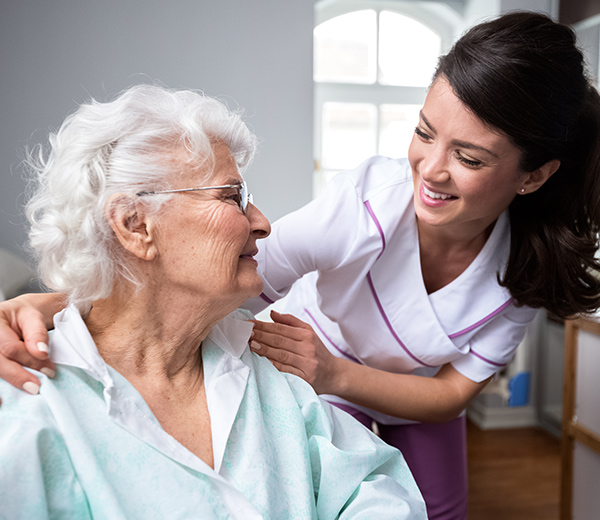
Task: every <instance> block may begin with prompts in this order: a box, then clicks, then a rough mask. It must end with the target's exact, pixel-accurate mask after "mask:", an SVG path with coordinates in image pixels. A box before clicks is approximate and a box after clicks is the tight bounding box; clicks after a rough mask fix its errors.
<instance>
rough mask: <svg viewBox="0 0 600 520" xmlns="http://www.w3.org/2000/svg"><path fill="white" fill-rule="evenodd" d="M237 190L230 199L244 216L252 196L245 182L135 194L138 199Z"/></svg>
mask: <svg viewBox="0 0 600 520" xmlns="http://www.w3.org/2000/svg"><path fill="white" fill-rule="evenodd" d="M231 188H234V189H237V194H236V196H235V197H232V199H233V200H234V202H235V203H236V204H237V205H238V207H239V208H240V209H241V210H242V213H243V214H244V215H245V214H246V208H247V207H248V204H252V194H251V193H248V186H247V185H246V181H244V182H240V183H239V184H223V185H222V186H203V187H201V188H183V189H180V190H161V191H140V192H138V193H136V195H137V196H138V197H143V196H145V195H160V194H162V193H183V192H187V191H204V190H221V189H231Z"/></svg>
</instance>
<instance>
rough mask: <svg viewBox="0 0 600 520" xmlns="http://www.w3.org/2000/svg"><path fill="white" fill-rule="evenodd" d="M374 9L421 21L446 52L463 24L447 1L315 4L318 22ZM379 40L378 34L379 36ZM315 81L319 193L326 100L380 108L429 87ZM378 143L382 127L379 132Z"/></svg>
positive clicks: (421, 95)
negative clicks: (443, 2) (435, 36)
mask: <svg viewBox="0 0 600 520" xmlns="http://www.w3.org/2000/svg"><path fill="white" fill-rule="evenodd" d="M363 10H373V11H375V12H376V13H377V16H376V23H377V25H378V27H377V32H379V13H380V12H381V11H392V12H396V13H398V14H401V15H404V16H408V17H410V18H413V19H414V20H416V21H418V22H420V23H422V24H423V25H425V26H426V27H428V28H430V29H431V30H432V31H434V32H436V33H437V34H438V35H439V36H440V38H441V52H442V53H445V52H447V51H448V50H449V49H450V47H451V46H452V44H453V42H454V41H455V39H456V37H457V35H458V34H459V33H460V32H461V31H462V29H463V27H464V20H463V19H462V17H461V16H460V15H459V14H458V13H457V12H456V11H454V10H453V9H452V8H450V7H449V6H448V5H445V4H442V3H440V2H415V1H407V0H333V1H328V0H321V1H319V2H317V3H316V4H315V25H314V27H317V26H318V25H320V24H321V23H323V22H326V21H327V20H330V19H332V18H335V17H337V16H341V15H344V14H348V13H351V12H354V11H363ZM378 40H379V38H378ZM313 85H314V114H313V115H314V133H313V134H314V144H313V149H314V154H315V172H314V176H313V193H314V195H316V194H317V193H318V192H319V191H320V190H321V189H322V187H323V185H324V184H325V182H326V181H327V179H326V178H324V177H325V170H324V169H323V168H322V156H323V153H322V152H323V150H322V140H323V127H322V119H323V105H324V104H325V103H327V102H340V103H368V104H375V105H376V107H377V109H378V111H379V106H380V105H383V104H414V105H419V104H423V102H424V100H425V95H426V93H427V87H408V86H393V85H382V84H380V83H378V82H376V83H375V84H357V83H343V82H321V81H320V82H317V81H313ZM376 147H377V148H376V149H378V147H379V131H378V132H377V135H376Z"/></svg>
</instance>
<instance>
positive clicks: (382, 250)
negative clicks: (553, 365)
mask: <svg viewBox="0 0 600 520" xmlns="http://www.w3.org/2000/svg"><path fill="white" fill-rule="evenodd" d="M365 207H366V208H367V211H368V212H369V215H370V216H371V218H372V219H373V222H374V223H375V226H376V227H377V231H379V235H380V236H381V242H382V248H381V252H380V253H379V255H378V256H377V260H379V257H381V255H382V254H383V252H384V251H385V235H384V234H383V229H382V227H381V224H380V223H379V220H377V217H376V216H375V212H374V211H373V208H372V207H371V204H370V203H369V201H368V200H367V201H365ZM367 281H368V282H369V287H370V288H371V292H372V293H373V298H375V303H376V304H377V308H378V309H379V312H380V314H381V316H382V318H383V321H385V324H386V325H387V328H388V329H389V330H390V332H391V333H392V336H393V337H394V339H395V340H396V341H397V342H398V344H399V345H400V346H401V347H402V348H403V349H404V351H405V352H406V353H407V354H408V355H409V356H410V357H411V359H413V360H414V361H416V362H417V363H420V364H421V365H424V366H426V367H432V366H433V365H428V364H427V363H423V361H421V360H420V359H418V358H416V357H415V356H414V354H413V353H412V352H411V351H410V350H408V348H407V347H406V345H404V343H402V341H401V340H400V338H399V337H398V335H397V334H396V331H395V330H394V329H393V327H392V324H391V323H390V320H389V319H388V317H387V315H386V314H385V311H384V310H383V306H382V305H381V302H380V301H379V297H378V296H377V291H376V290H375V286H374V285H373V280H372V279H371V273H368V274H367ZM512 301H513V300H512V298H511V299H509V300H508V301H507V302H506V303H504V304H502V305H501V306H500V307H498V308H497V309H496V310H495V311H494V312H492V313H490V314H488V315H487V316H486V317H485V318H483V319H481V320H479V321H478V322H477V323H474V324H473V325H471V326H470V327H467V328H466V329H463V330H461V331H459V332H455V333H454V334H450V335H449V336H448V337H449V338H450V339H454V338H456V337H458V336H461V335H463V334H466V333H467V332H470V331H472V330H474V329H476V328H477V327H479V326H480V325H482V324H483V323H485V322H486V321H488V320H491V319H492V318H493V317H494V316H496V315H497V314H499V313H500V312H502V311H503V310H504V309H506V307H508V306H509V305H510V304H511V303H512ZM306 312H308V311H306ZM308 315H309V316H310V317H311V318H312V316H311V315H310V313H309V314H308ZM313 321H314V318H313ZM315 324H316V325H317V327H319V325H318V324H317V322H316V321H315ZM319 330H321V328H320V327H319ZM321 332H322V333H323V335H324V336H325V337H326V338H327V336H326V335H325V333H324V332H323V330H321ZM327 339H328V340H329V341H330V343H331V344H332V345H333V346H334V347H335V348H336V349H337V350H339V351H340V352H342V351H341V350H340V349H339V348H338V347H337V346H336V345H335V344H334V343H333V342H331V340H330V339H329V338H327ZM471 352H472V353H473V355H475V356H477V357H478V358H480V359H482V360H483V361H485V362H486V363H489V364H490V365H494V366H497V367H504V366H506V364H502V363H495V362H494V361H491V360H489V359H487V358H485V357H483V356H482V355H481V354H478V353H477V352H475V351H474V350H471ZM342 354H345V352H342ZM345 355H347V354H345Z"/></svg>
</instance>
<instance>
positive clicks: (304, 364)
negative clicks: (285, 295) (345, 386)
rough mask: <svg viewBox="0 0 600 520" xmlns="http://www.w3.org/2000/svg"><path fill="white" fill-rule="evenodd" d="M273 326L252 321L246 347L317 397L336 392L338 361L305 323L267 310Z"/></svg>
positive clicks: (290, 316) (287, 315) (289, 315)
mask: <svg viewBox="0 0 600 520" xmlns="http://www.w3.org/2000/svg"><path fill="white" fill-rule="evenodd" d="M271 318H272V319H273V321H274V323H267V322H263V321H255V322H254V331H253V333H252V338H251V341H250V348H251V349H252V350H253V351H254V352H256V353H257V354H260V355H261V356H264V357H266V358H267V359H268V360H269V361H271V363H273V365H275V367H276V368H277V369H278V370H280V371H282V372H288V373H290V374H294V375H297V376H299V377H301V378H302V379H304V380H305V381H307V382H308V383H309V384H310V385H311V386H312V387H313V388H314V389H315V392H317V393H318V394H332V393H335V391H336V386H337V380H338V376H339V375H340V374H339V366H338V358H336V357H335V356H333V355H332V354H331V353H330V352H329V351H328V350H327V348H326V347H325V345H323V342H322V341H321V339H320V338H319V336H317V335H316V334H315V332H314V330H313V329H312V327H311V326H310V325H309V324H308V323H305V322H303V321H302V320H299V319H298V318H296V317H294V316H292V315H291V314H280V313H278V312H276V311H271Z"/></svg>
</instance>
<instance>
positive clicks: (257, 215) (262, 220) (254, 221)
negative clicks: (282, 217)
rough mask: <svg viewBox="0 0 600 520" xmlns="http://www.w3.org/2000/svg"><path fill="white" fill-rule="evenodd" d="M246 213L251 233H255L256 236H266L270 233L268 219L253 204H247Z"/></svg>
mask: <svg viewBox="0 0 600 520" xmlns="http://www.w3.org/2000/svg"><path fill="white" fill-rule="evenodd" d="M246 215H247V217H248V220H249V221H250V226H251V228H252V234H253V235H256V236H257V237H258V238H266V237H268V236H269V235H270V234H271V223H270V222H269V219H267V217H265V216H264V215H263V214H262V212H261V211H260V210H259V209H258V208H257V207H256V206H255V205H254V204H252V203H250V204H248V210H247V211H246Z"/></svg>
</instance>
